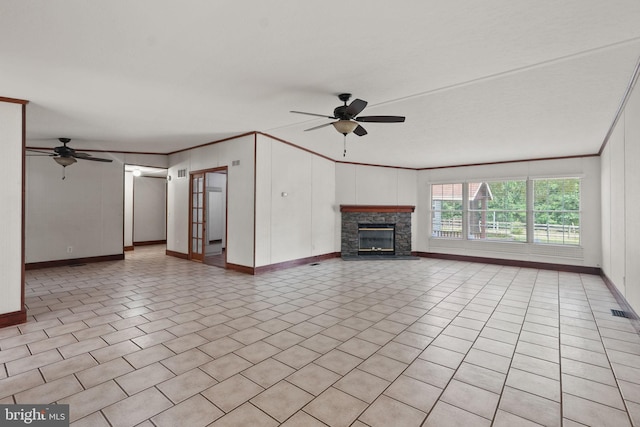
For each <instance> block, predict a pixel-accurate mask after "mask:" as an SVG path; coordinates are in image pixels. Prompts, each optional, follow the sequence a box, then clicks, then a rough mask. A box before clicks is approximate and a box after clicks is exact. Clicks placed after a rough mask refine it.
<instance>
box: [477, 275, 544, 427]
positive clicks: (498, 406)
mask: <svg viewBox="0 0 640 427" xmlns="http://www.w3.org/2000/svg"><path fill="white" fill-rule="evenodd" d="M518 271H522V269H520V270H518ZM538 273H539V272H538V271H536V277H535V279H534V280H533V286H532V287H531V291H530V292H529V301H528V302H527V308H526V310H525V312H524V315H523V317H522V323H521V324H520V330H519V331H518V338H517V339H516V342H515V344H514V345H513V353H511V359H510V360H509V367H508V368H507V372H506V374H505V376H504V383H502V389H501V390H500V398H499V399H498V404H497V405H496V409H495V411H494V412H493V417H492V419H491V425H493V424H494V422H495V419H496V415H497V414H498V411H499V410H500V402H502V397H503V395H504V389H505V387H506V386H507V379H508V378H509V372H510V371H511V366H512V365H513V357H514V355H515V354H516V349H517V348H518V343H519V342H520V336H521V335H522V328H523V327H524V322H525V321H526V318H527V313H528V311H529V306H530V304H531V297H532V296H533V291H534V290H535V287H536V281H537V279H538ZM516 277H517V274H516V276H514V279H513V280H515V279H516ZM513 280H512V281H511V283H510V284H509V286H508V287H507V289H506V290H505V295H506V294H507V292H508V291H509V288H510V287H511V286H512V285H513ZM502 299H504V295H503V297H502V298H501V299H500V302H501V301H502ZM498 305H500V303H498ZM498 305H496V310H497V308H498ZM493 313H495V310H494V311H493ZM493 313H492V314H493ZM485 327H486V325H485ZM483 329H484V327H483ZM505 412H508V411H505ZM509 413H510V412H509ZM512 415H515V416H517V417H520V415H518V414H512ZM520 418H524V417H520ZM525 419H526V418H525ZM529 421H532V422H535V421H533V420H529Z"/></svg>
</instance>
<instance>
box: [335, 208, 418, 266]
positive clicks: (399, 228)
mask: <svg viewBox="0 0 640 427" xmlns="http://www.w3.org/2000/svg"><path fill="white" fill-rule="evenodd" d="M414 211H415V206H390V205H340V212H341V213H342V229H341V241H342V244H341V255H342V258H354V257H357V258H365V259H372V258H375V257H378V258H382V257H386V258H397V257H408V256H411V214H412V213H413V212H414ZM359 224H395V226H396V230H395V233H396V235H395V238H396V243H395V255H362V256H360V255H358V225H359Z"/></svg>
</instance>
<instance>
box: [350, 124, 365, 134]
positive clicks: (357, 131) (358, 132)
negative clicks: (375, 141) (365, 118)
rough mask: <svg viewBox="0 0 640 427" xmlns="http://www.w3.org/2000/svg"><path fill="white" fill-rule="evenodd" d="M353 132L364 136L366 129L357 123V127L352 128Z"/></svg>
mask: <svg viewBox="0 0 640 427" xmlns="http://www.w3.org/2000/svg"><path fill="white" fill-rule="evenodd" d="M353 133H355V134H356V135H358V136H365V135H366V134H367V130H366V129H365V128H363V127H362V126H360V125H358V127H357V128H355V129H354V130H353Z"/></svg>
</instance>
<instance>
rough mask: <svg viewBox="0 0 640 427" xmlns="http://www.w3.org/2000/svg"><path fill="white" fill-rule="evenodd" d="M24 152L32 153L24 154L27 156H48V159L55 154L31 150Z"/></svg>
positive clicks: (27, 149)
mask: <svg viewBox="0 0 640 427" xmlns="http://www.w3.org/2000/svg"><path fill="white" fill-rule="evenodd" d="M25 151H28V152H29V153H33V154H29V153H25V154H26V155H27V156H49V157H53V156H55V154H53V153H47V152H46V151H39V150H32V149H31V148H26V149H25Z"/></svg>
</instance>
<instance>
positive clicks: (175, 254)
mask: <svg viewBox="0 0 640 427" xmlns="http://www.w3.org/2000/svg"><path fill="white" fill-rule="evenodd" d="M164 254H165V255H168V256H172V257H176V258H180V259H189V254H183V253H182V252H176V251H170V250H169V249H166V250H165V251H164Z"/></svg>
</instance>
